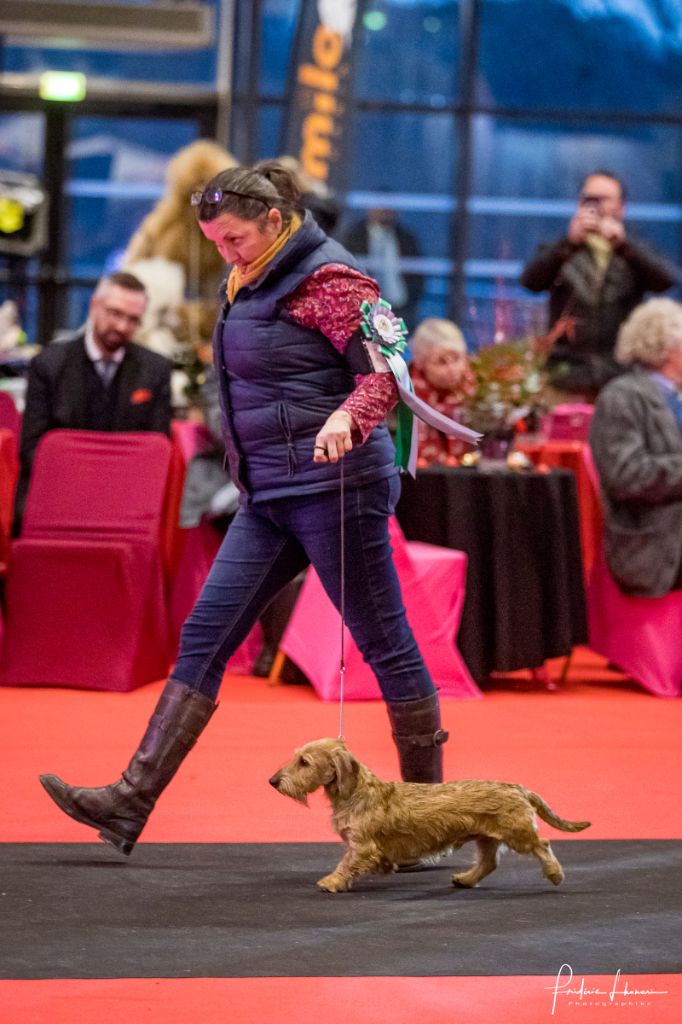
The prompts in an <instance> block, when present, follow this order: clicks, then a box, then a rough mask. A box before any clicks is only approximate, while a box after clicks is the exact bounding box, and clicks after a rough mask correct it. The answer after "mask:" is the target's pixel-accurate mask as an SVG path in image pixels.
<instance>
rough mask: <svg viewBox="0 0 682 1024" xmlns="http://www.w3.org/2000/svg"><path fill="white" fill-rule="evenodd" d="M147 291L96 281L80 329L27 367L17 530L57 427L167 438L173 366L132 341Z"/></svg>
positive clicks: (113, 280) (129, 278) (137, 284)
mask: <svg viewBox="0 0 682 1024" xmlns="http://www.w3.org/2000/svg"><path fill="white" fill-rule="evenodd" d="M146 306H147V294H146V291H145V288H144V285H143V284H142V282H141V281H139V280H138V279H137V278H136V277H134V276H133V275H132V274H128V273H123V272H121V273H116V274H112V275H111V276H109V277H104V278H102V279H101V281H100V282H99V284H98V285H97V288H96V290H95V293H94V295H93V297H92V299H91V300H90V309H89V313H88V319H87V322H86V324H85V326H84V327H81V328H80V329H79V330H77V331H74V332H73V333H72V334H68V335H66V336H65V337H64V338H62V339H60V340H59V341H58V342H57V341H55V342H53V343H52V344H50V345H47V346H46V347H45V348H44V349H43V351H42V352H41V353H40V354H39V355H37V356H36V357H35V358H34V359H33V360H32V362H31V365H30V368H29V373H28V386H27V390H26V407H25V409H24V417H23V422H22V431H21V446H20V461H21V472H20V477H19V484H18V487H17V497H16V504H15V515H14V528H15V532H18V529H19V526H20V523H21V518H22V516H23V512H24V507H25V503H26V496H27V494H28V485H29V480H30V476H31V469H32V466H33V459H34V456H35V451H36V447H37V445H38V442H39V441H40V439H41V437H42V436H43V435H44V434H46V433H47V432H48V430H54V429H56V428H66V429H69V430H108V431H115V430H152V431H158V432H159V433H162V434H169V433H170V422H171V392H170V379H171V370H172V366H171V364H170V363H169V361H168V360H167V359H164V357H163V356H160V355H157V354H156V353H155V352H149V351H148V350H147V349H145V348H143V347H142V346H141V345H136V344H134V342H133V340H132V339H133V337H134V336H135V332H136V331H137V329H138V327H139V325H140V323H141V321H142V316H143V314H144V311H145V309H146Z"/></svg>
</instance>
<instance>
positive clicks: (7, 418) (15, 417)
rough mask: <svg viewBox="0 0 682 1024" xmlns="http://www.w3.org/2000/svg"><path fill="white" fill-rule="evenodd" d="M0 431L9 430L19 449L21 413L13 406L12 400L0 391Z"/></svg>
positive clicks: (4, 392)
mask: <svg viewBox="0 0 682 1024" xmlns="http://www.w3.org/2000/svg"><path fill="white" fill-rule="evenodd" d="M0 430H11V431H12V433H13V434H14V436H15V438H16V442H17V448H18V447H19V438H20V437H21V413H20V412H19V410H18V409H17V407H16V405H15V404H14V399H13V398H12V396H11V395H8V394H7V392H6V391H0Z"/></svg>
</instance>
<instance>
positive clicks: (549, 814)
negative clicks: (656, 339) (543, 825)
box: [526, 789, 592, 832]
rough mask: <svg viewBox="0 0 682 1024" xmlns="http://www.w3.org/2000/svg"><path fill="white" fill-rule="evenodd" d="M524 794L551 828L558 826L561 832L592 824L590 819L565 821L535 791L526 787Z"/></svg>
mask: <svg viewBox="0 0 682 1024" xmlns="http://www.w3.org/2000/svg"><path fill="white" fill-rule="evenodd" d="M526 794H527V796H528V799H529V800H530V802H531V803H532V805H533V807H534V808H535V810H536V811H537V812H538V814H539V815H540V817H541V818H542V820H543V821H546V822H547V824H548V825H551V826H552V827H553V828H558V829H560V830H561V831H562V832H582V830H583V829H584V828H589V827H590V825H591V824H592V822H591V821H567V820H566V819H565V818H560V817H559V816H558V814H555V813H554V811H553V810H552V808H551V807H550V806H549V805H548V804H546V803H545V801H544V800H543V799H542V797H541V796H538V794H537V793H532V792H531V791H530V790H529V789H527V790H526Z"/></svg>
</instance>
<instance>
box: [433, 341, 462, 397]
mask: <svg viewBox="0 0 682 1024" xmlns="http://www.w3.org/2000/svg"><path fill="white" fill-rule="evenodd" d="M467 365H468V364H467V357H466V356H465V355H464V353H462V352H457V351H455V350H454V349H451V348H437V347H435V348H432V349H431V350H430V351H429V352H428V354H427V355H426V357H425V359H424V362H423V364H422V373H423V374H424V377H425V378H426V380H427V381H428V383H429V384H430V385H431V386H432V387H434V388H437V390H438V391H455V390H456V389H457V388H458V387H459V386H460V384H461V383H462V379H463V377H464V374H465V373H466V369H467Z"/></svg>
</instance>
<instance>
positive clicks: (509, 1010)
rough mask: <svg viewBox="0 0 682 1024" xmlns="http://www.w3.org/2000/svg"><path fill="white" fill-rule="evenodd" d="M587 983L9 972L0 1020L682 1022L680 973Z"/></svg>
mask: <svg viewBox="0 0 682 1024" xmlns="http://www.w3.org/2000/svg"><path fill="white" fill-rule="evenodd" d="M581 982H584V988H583V994H582V996H580V995H569V994H568V993H566V992H564V993H562V992H560V993H559V994H558V995H557V997H556V1006H554V990H555V987H556V985H557V979H556V978H555V977H553V978H545V977H524V978H269V979H267V980H263V979H249V978H239V979H222V978H219V979H209V978H206V979H204V978H202V979H187V980H184V981H183V980H179V979H175V978H164V979H158V980H155V979H147V980H140V979H132V980H130V981H57V982H55V981H23V982H19V981H4V982H0V1006H2V1008H1V1009H0V1024H19V1022H20V1021H21V1022H27V1024H28V1022H30V1024H76V1022H80V1021H82V1022H83V1024H122V1022H127V1024H138V1022H142V1021H144V1022H145V1024H188V1022H190V1021H193V1020H195V1019H199V1020H201V1021H204V1022H216V1024H217V1022H221V1024H235V1022H237V1024H246V1022H247V1021H248V1022H250V1024H355V1022H360V1024H388V1022H389V1021H390V1024H479V1022H483V1021H485V1022H490V1024H539V1022H547V1024H553V1022H556V1024H578V1022H583V1024H599V1022H602V1021H603V1022H609V1021H614V1020H616V1021H618V1022H622V1024H635V1022H636V1024H679V1020H680V1007H681V1006H682V981H681V980H680V976H679V975H669V974H653V975H638V976H635V977H628V978H627V979H626V978H623V977H622V976H621V977H620V978H618V979H617V982H616V979H615V978H614V977H612V976H609V977H603V976H595V977H586V978H583V977H582V976H580V977H578V976H575V977H574V979H573V982H572V986H574V987H575V988H576V989H578V988H579V987H580V984H581ZM614 984H615V985H616V988H617V992H616V993H615V994H613V998H611V994H612V993H613V991H614ZM626 984H627V988H628V991H629V992H630V993H633V994H629V995H627V996H625V995H623V994H622V993H623V992H624V991H625V985H626ZM595 989H599V990H600V992H602V993H605V994H604V995H599V994H594V992H595ZM633 990H637V993H638V994H634V992H633ZM644 990H647V993H645V992H644ZM651 990H655V992H656V993H663V994H660V995H659V994H652V993H651ZM553 1009H554V1013H553V1012H552V1011H553Z"/></svg>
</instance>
